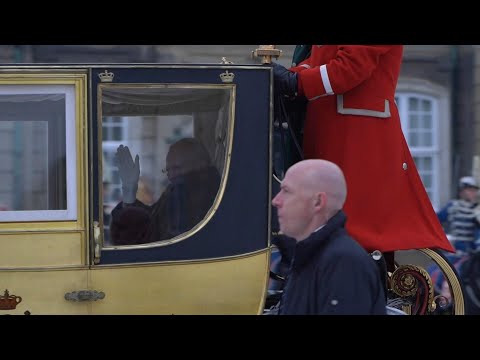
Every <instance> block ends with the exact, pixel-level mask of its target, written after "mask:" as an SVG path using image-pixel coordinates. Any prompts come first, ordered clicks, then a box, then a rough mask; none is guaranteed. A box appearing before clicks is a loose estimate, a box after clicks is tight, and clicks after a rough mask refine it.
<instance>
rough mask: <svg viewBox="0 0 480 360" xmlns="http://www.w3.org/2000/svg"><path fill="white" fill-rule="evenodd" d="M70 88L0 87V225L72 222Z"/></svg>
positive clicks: (73, 152)
mask: <svg viewBox="0 0 480 360" xmlns="http://www.w3.org/2000/svg"><path fill="white" fill-rule="evenodd" d="M74 92H75V90H74V86H73V85H72V86H68V85H41V86H39V85H2V86H0V109H1V111H0V159H1V160H0V221H8V222H15V221H45V220H75V219H76V217H77V213H76V212H77V207H76V197H75V191H76V169H75V166H76V165H75V164H76V162H75V158H76V149H75V98H74Z"/></svg>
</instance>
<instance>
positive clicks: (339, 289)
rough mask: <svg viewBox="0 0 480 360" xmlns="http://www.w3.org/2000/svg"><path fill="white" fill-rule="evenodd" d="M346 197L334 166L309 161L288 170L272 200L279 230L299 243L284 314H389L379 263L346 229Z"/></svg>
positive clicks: (340, 173)
mask: <svg viewBox="0 0 480 360" xmlns="http://www.w3.org/2000/svg"><path fill="white" fill-rule="evenodd" d="M346 197H347V187H346V182H345V178H344V175H343V172H342V170H340V168H339V167H338V166H337V165H335V164H334V163H332V162H329V161H325V160H305V161H301V162H298V163H296V164H295V165H293V166H292V167H291V168H290V169H289V170H288V171H287V173H286V175H285V178H284V180H283V181H282V184H281V187H280V192H279V193H278V194H277V196H275V198H274V199H273V201H272V203H273V206H275V207H276V208H277V212H278V221H279V224H280V230H281V231H282V232H283V233H284V234H285V235H287V236H289V237H292V238H294V239H295V240H296V241H297V242H296V245H295V253H294V259H293V262H292V267H291V270H290V274H289V276H288V279H287V283H286V285H285V289H284V295H283V297H282V300H281V303H280V310H279V313H280V314H281V315H317V314H318V315H321V314H342V315H347V314H348V315H385V314H386V296H385V290H384V286H383V284H382V280H381V277H380V272H379V271H378V267H377V264H376V263H375V260H373V258H372V257H371V256H370V254H368V253H367V251H366V250H365V249H363V248H362V247H361V246H360V245H359V244H358V242H356V241H355V240H354V239H352V238H351V237H350V236H349V234H348V233H347V231H346V230H345V223H346V220H347V219H346V215H345V213H344V212H343V211H342V208H343V205H344V203H345V200H346Z"/></svg>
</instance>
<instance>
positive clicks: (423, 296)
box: [390, 265, 437, 315]
mask: <svg viewBox="0 0 480 360" xmlns="http://www.w3.org/2000/svg"><path fill="white" fill-rule="evenodd" d="M390 288H391V290H392V291H393V292H394V293H395V294H396V295H398V296H400V297H401V298H404V299H405V298H413V300H412V304H410V306H408V309H406V308H405V306H404V311H405V310H407V311H406V312H407V313H411V314H413V315H425V314H427V313H432V312H433V311H435V309H436V307H437V305H436V302H435V301H436V300H437V299H436V298H434V291H433V283H432V279H431V277H430V275H429V274H428V272H427V271H426V270H425V269H422V268H421V267H419V266H415V265H402V266H399V267H398V268H397V269H396V270H395V271H394V272H393V274H392V275H391V277H390Z"/></svg>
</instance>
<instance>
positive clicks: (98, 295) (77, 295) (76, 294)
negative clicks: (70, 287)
mask: <svg viewBox="0 0 480 360" xmlns="http://www.w3.org/2000/svg"><path fill="white" fill-rule="evenodd" d="M103 298H105V293H104V292H102V291H97V290H79V291H72V292H69V293H66V294H65V300H67V301H97V300H101V299H103Z"/></svg>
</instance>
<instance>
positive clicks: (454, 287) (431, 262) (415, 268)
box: [388, 249, 465, 315]
mask: <svg viewBox="0 0 480 360" xmlns="http://www.w3.org/2000/svg"><path fill="white" fill-rule="evenodd" d="M432 269H435V270H434V271H433V273H435V274H436V275H434V278H433V279H432V276H431V274H432ZM437 275H439V276H441V278H440V279H445V282H444V288H440V287H439V286H436V285H437V283H438V281H437V280H438V277H437ZM388 288H389V302H390V303H391V304H393V305H395V307H397V308H399V309H401V310H403V311H405V312H406V313H407V314H411V315H437V314H451V315H464V314H465V297H464V289H463V285H462V282H461V279H460V277H459V275H458V272H457V270H456V269H455V267H454V266H453V265H452V263H451V262H450V261H448V260H447V258H446V257H445V256H444V255H443V254H442V253H441V252H439V251H437V250H432V249H419V250H408V251H396V252H395V271H394V272H393V273H390V274H389V280H388Z"/></svg>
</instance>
